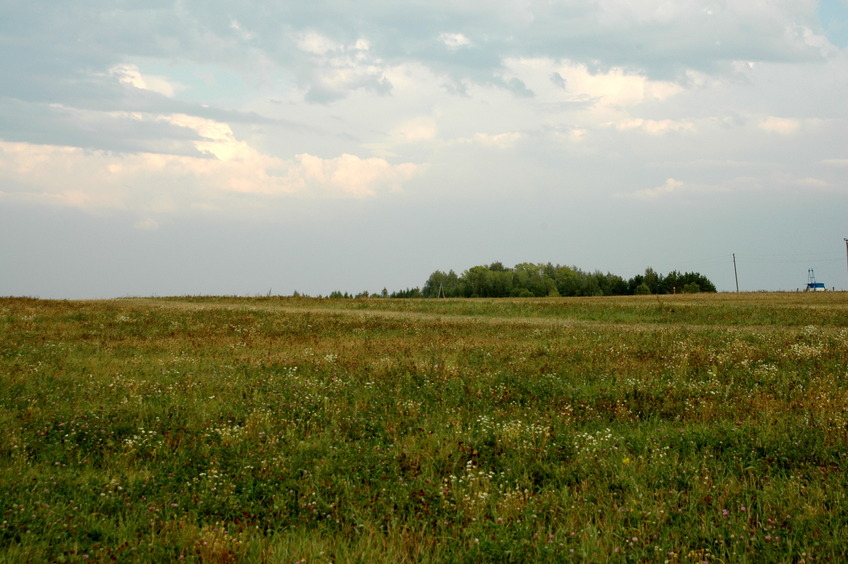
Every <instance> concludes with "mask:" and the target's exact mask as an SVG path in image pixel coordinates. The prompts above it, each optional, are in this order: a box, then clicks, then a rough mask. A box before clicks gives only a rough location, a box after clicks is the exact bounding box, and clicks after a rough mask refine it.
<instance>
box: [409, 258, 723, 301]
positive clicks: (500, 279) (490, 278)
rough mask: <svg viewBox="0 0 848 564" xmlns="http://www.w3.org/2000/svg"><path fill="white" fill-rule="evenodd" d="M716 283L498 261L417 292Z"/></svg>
mask: <svg viewBox="0 0 848 564" xmlns="http://www.w3.org/2000/svg"><path fill="white" fill-rule="evenodd" d="M715 291H716V287H715V285H714V284H713V283H712V282H711V281H710V280H709V279H708V278H707V277H706V276H704V275H702V274H699V273H697V272H686V273H680V272H677V271H672V272H670V273H668V274H666V275H662V274H660V273H658V272H656V271H654V269H652V268H647V269H645V273H644V274H639V275H636V276H634V277H633V278H630V279H629V280H625V279H624V278H622V277H621V276H619V275H617V274H611V273H606V274H605V273H602V272H600V271H595V272H584V271H582V270H580V269H579V268H577V267H575V266H560V265H553V264H551V263H547V264H541V263H529V262H524V263H520V264H517V265H515V266H514V267H512V268H507V267H505V266H504V265H503V264H501V263H500V262H494V263H492V264H490V265H488V266H475V267H472V268H470V269H468V270H466V271H465V272H463V273H462V274H461V275H457V274H456V273H455V272H454V271H452V270H451V271H449V272H442V271H439V270H437V271H436V272H434V273H432V274H431V275H430V277H429V278H428V279H427V282H426V283H425V284H424V287H423V288H422V289H421V292H420V293H421V297H425V298H435V297H440V296H442V297H466V298H470V297H481V298H502V297H519V298H520V297H545V296H623V295H633V294H673V293H697V292H715Z"/></svg>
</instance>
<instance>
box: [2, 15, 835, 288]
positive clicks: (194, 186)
mask: <svg viewBox="0 0 848 564" xmlns="http://www.w3.org/2000/svg"><path fill="white" fill-rule="evenodd" d="M845 238H848V0H820V1H814V0H746V1H744V2H741V1H737V0H547V1H542V0H539V1H535V0H486V1H485V2H482V1H479V0H464V1H459V2H457V1H455V0H453V1H444V0H427V1H419V0H416V1H402V0H396V1H386V0H360V1H359V2H348V1H345V0H327V1H322V2H316V1H306V0H302V1H297V0H293V1H289V2H266V1H259V0H239V1H238V2H233V1H224V0H203V1H198V0H145V1H130V0H108V1H107V0H75V1H74V2H55V1H52V0H51V1H47V0H32V1H29V2H20V1H16V0H0V296H33V297H41V298H58V299H89V298H115V297H125V296H181V295H246V296H253V295H266V294H268V293H271V294H274V295H290V294H292V293H293V292H295V291H297V292H300V293H301V294H308V295H319V294H323V295H326V294H329V293H330V292H332V291H334V290H340V291H343V292H345V291H346V292H351V293H358V292H361V291H368V292H380V291H381V290H382V289H383V288H387V289H388V290H389V291H390V292H391V291H395V290H401V289H405V288H412V287H420V286H423V284H424V283H425V281H426V280H427V278H428V277H429V275H430V274H431V273H432V272H434V271H435V270H442V271H448V270H454V271H456V272H457V273H460V274H461V273H462V272H463V271H464V270H466V269H469V268H471V267H472V266H475V265H482V264H489V263H492V262H495V261H500V262H502V263H503V264H505V265H507V266H511V265H514V264H517V263H521V262H542V263H548V262H550V263H553V264H557V265H571V266H576V267H578V268H580V269H581V270H583V271H587V272H593V271H595V270H599V271H602V272H605V273H606V272H611V273H614V274H618V275H620V276H622V277H624V278H626V279H627V278H630V277H632V276H634V275H636V274H640V273H643V272H644V270H645V269H646V268H648V267H650V268H653V269H654V270H655V271H658V272H660V273H668V272H670V271H672V270H677V271H680V272H699V273H701V274H703V275H705V276H707V277H708V278H709V279H710V280H712V281H713V282H714V283H715V285H716V286H717V287H718V289H719V291H735V290H736V280H737V278H738V286H739V289H740V290H741V291H759V290H796V289H798V288H803V287H805V286H806V284H807V282H808V278H809V275H810V269H812V270H813V273H814V275H815V277H816V281H818V282H823V283H825V284H826V286H827V287H828V288H835V289H837V290H846V289H848V248H846V242H845ZM734 257H735V266H736V269H735V272H734Z"/></svg>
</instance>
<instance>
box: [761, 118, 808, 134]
mask: <svg viewBox="0 0 848 564" xmlns="http://www.w3.org/2000/svg"><path fill="white" fill-rule="evenodd" d="M759 127H760V129H762V130H763V131H768V132H769V133H779V134H781V135H791V134H792V133H795V132H796V131H798V128H799V127H801V123H800V122H799V121H798V120H795V119H788V118H780V117H774V116H771V117H768V118H766V119H764V120H762V121H761V122H760V123H759Z"/></svg>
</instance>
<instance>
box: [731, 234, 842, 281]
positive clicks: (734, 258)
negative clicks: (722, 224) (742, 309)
mask: <svg viewBox="0 0 848 564" xmlns="http://www.w3.org/2000/svg"><path fill="white" fill-rule="evenodd" d="M845 244H846V245H848V239H846V240H845ZM733 277H734V278H735V279H736V293H737V294H738V293H739V275H738V274H736V253H733Z"/></svg>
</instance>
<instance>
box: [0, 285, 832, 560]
mask: <svg viewBox="0 0 848 564" xmlns="http://www.w3.org/2000/svg"><path fill="white" fill-rule="evenodd" d="M846 307H848V299H846V296H845V295H844V294H837V293H828V294H763V295H740V296H736V295H714V296H663V297H662V298H661V299H657V298H656V297H638V298H636V297H634V298H612V299H610V298H603V299H541V300H383V299H379V300H377V299H375V300H318V299H282V298H270V297H265V298H255V299H236V298H172V299H132V300H129V299H128V300H114V301H97V302H60V301H39V300H30V299H2V300H0V326H2V327H0V379H2V380H0V381H2V386H0V425H2V427H3V429H4V432H3V433H2V434H0V469H2V470H0V511H2V514H3V515H2V524H0V560H2V561H8V562H19V561H80V560H89V561H91V560H95V561H106V560H112V559H118V560H127V561H170V560H177V559H184V560H190V561H206V562H235V561H256V562H279V561H283V562H287V561H290V562H295V561H309V562H328V561H336V562H348V561H350V562H358V561H385V562H429V561H452V562H480V561H497V562H510V561H512V562H522V561H562V560H565V559H574V560H584V561H585V560H588V561H605V560H612V561H671V562H692V561H698V562H702V561H707V562H763V561H802V560H803V561H807V562H811V561H820V560H828V559H831V560H842V559H844V558H845V557H846V556H848V543H846V542H845V540H844V539H846V538H848V500H846V499H845V498H846V473H845V467H846V462H848V461H846V456H848V385H846V384H848V382H846V380H848V316H846Z"/></svg>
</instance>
